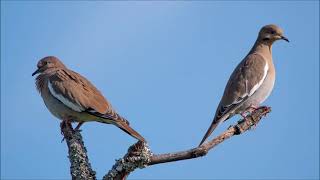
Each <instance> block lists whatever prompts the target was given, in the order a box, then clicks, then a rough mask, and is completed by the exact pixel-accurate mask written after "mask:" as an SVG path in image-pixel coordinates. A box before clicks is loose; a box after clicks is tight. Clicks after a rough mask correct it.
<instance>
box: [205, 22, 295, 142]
mask: <svg viewBox="0 0 320 180" xmlns="http://www.w3.org/2000/svg"><path fill="white" fill-rule="evenodd" d="M277 40H285V41H287V42H289V40H288V39H287V38H286V37H285V36H284V35H283V30H282V29H281V28H280V27H278V26H276V25H274V24H270V25H266V26H264V27H262V28H261V30H260V32H259V35H258V38H257V40H256V42H255V44H254V45H253V47H252V49H251V50H250V52H249V53H248V55H247V56H246V57H245V58H244V59H243V60H242V61H241V62H240V63H239V64H238V66H237V67H236V68H235V70H234V71H233V73H232V74H231V76H230V78H229V81H228V83H227V85H226V87H225V90H224V93H223V96H222V98H221V101H220V103H219V105H218V107H217V110H216V114H215V116H214V118H213V121H212V123H211V125H210V127H209V129H208V130H207V132H206V134H205V135H204V137H203V139H202V141H201V142H200V145H202V144H203V143H204V142H205V140H206V139H207V138H208V137H209V136H210V135H211V133H212V132H213V131H214V129H215V128H216V127H217V126H218V125H219V123H221V122H224V121H226V120H227V119H229V118H231V117H232V116H234V115H235V114H240V115H241V116H243V117H245V115H246V113H248V112H251V111H252V110H253V109H256V108H257V107H258V106H260V104H261V103H263V102H264V101H265V100H266V99H267V98H268V96H269V95H270V93H271V91H272V89H273V86H274V82H275V68H274V65H273V61H272V44H273V43H274V42H275V41H277ZM200 145H199V146H200Z"/></svg>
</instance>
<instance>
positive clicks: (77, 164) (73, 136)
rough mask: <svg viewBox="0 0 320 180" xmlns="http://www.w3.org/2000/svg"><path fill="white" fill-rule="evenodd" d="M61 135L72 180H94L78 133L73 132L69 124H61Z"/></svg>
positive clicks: (94, 176) (93, 174) (93, 173)
mask: <svg viewBox="0 0 320 180" xmlns="http://www.w3.org/2000/svg"><path fill="white" fill-rule="evenodd" d="M61 133H62V134H63V136H64V139H65V140H66V142H67V145H68V149H69V152H68V153H69V156H68V158H69V160H70V163H71V166H70V173H71V177H72V179H73V180H95V179H96V172H95V171H93V170H92V168H91V164H90V163H89V158H88V156H87V150H86V148H85V146H84V143H83V141H82V136H81V134H80V131H74V130H73V129H72V126H71V124H70V123H65V122H64V121H63V122H62V123H61Z"/></svg>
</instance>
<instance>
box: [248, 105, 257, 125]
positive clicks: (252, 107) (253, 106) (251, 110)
mask: <svg viewBox="0 0 320 180" xmlns="http://www.w3.org/2000/svg"><path fill="white" fill-rule="evenodd" d="M257 109H259V107H257V106H256V105H253V104H251V105H250V106H249V107H248V109H247V111H248V112H250V114H251V113H252V112H253V111H256V110H257ZM256 128H257V125H256V124H254V125H252V126H251V127H250V129H251V130H255V129H256Z"/></svg>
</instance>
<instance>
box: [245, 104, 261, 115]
mask: <svg viewBox="0 0 320 180" xmlns="http://www.w3.org/2000/svg"><path fill="white" fill-rule="evenodd" d="M257 109H259V107H258V106H255V105H253V104H251V105H250V106H249V107H248V109H247V111H248V112H250V113H252V112H253V111H255V110H257Z"/></svg>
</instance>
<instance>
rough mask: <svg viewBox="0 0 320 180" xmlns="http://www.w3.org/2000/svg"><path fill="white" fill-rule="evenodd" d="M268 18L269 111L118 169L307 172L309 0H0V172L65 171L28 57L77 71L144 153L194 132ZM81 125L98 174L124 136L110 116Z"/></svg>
mask: <svg viewBox="0 0 320 180" xmlns="http://www.w3.org/2000/svg"><path fill="white" fill-rule="evenodd" d="M270 23H274V24H277V25H279V26H280V27H282V28H283V29H284V32H285V34H286V36H287V37H288V38H289V39H290V41H291V42H290V43H286V42H285V41H281V42H277V43H276V44H275V45H274V46H273V58H274V62H275V65H276V69H277V74H276V75H277V80H276V84H275V88H274V91H273V93H272V95H271V96H270V97H269V99H268V100H267V101H266V102H265V104H266V105H269V106H271V107H272V113H270V114H269V115H268V117H267V118H265V119H264V120H263V121H262V122H261V123H260V124H259V125H258V127H257V128H256V129H255V130H252V131H249V132H247V133H246V134H243V135H241V136H237V137H234V138H232V139H230V140H228V141H226V142H225V143H223V144H221V145H219V146H218V147H217V148H216V149H214V150H213V151H210V153H209V154H208V155H207V156H206V157H203V158H199V159H194V160H187V161H180V162H174V163H168V164H162V165H156V166H152V167H148V168H146V169H143V170H137V171H135V172H134V173H132V174H131V176H130V178H131V179H143V178H147V179H152V178H153V179H154V178H157V179H166V178H171V179H177V178H179V179H195V178H197V179H200V178H211V179H232V178H236V179H247V178H252V179H253V178H254V179H257V178H259V179H260V178H267V179H273V178H274V179H292V178H298V179H318V178H319V2H318V1H308V2H306V1H301V2H299V1H294V2H285V1H281V2H276V1H272V2H238V1H236V2H232V1H229V2H219V1H212V2H209V1H201V2H196V1H192V2H185V1H175V2H167V1H165V2H156V1H153V2H146V1H138V2H134V1H121V2H101V1H96V2H85V1H79V2H63V1H57V2H37V1H36V2H31V1H30V2H23V1H17V2H3V1H1V179H22V178H29V179H49V178H50V179H57V178H59V179H69V178H70V175H69V165H70V164H69V161H68V158H67V147H66V144H65V143H64V142H63V143H61V142H60V141H61V139H62V136H61V134H60V129H59V123H60V122H59V121H58V120H57V119H55V118H54V117H53V116H52V115H51V114H50V113H49V112H48V110H47V109H46V107H45V106H44V103H43V101H42V99H41V97H40V96H39V94H38V92H37V91H36V89H35V85H34V77H31V73H32V72H33V71H34V70H35V68H36V63H37V61H38V60H39V59H40V58H42V57H44V56H47V55H55V56H57V57H59V58H60V59H61V60H63V62H64V63H65V64H66V65H67V66H68V67H69V68H71V69H73V70H75V71H77V72H79V73H81V74H82V75H84V76H86V77H87V78H88V79H90V80H91V81H92V82H93V83H94V84H95V85H96V86H97V87H98V88H99V89H100V90H101V91H102V92H103V94H104V95H105V96H106V97H107V98H108V100H110V102H111V103H112V104H113V106H114V107H115V109H116V110H117V111H118V112H119V113H120V114H122V115H123V116H124V117H126V118H127V119H129V120H130V122H131V124H132V126H133V127H134V128H135V129H136V130H138V131H139V132H140V133H141V134H142V135H143V136H145V138H146V139H147V140H148V141H149V143H150V147H151V149H152V150H153V152H154V153H165V152H172V151H178V150H184V149H188V148H191V147H194V146H196V145H197V144H198V143H199V141H200V140H201V138H202V136H203V135H204V133H205V131H206V130H207V128H208V126H209V124H210V123H211V119H212V117H213V115H214V112H215V109H216V106H217V104H218V102H219V100H220V98H221V95H222V92H223V89H224V87H225V84H226V81H227V79H228V78H229V75H230V73H231V72H232V70H233V68H234V67H235V66H236V65H237V64H238V62H239V61H241V59H242V58H243V57H244V56H245V55H246V53H247V52H248V51H249V49H250V48H251V46H252V45H253V43H254V41H255V39H256V37H257V33H258V31H259V29H260V28H261V27H262V26H263V25H266V24H270ZM238 119H239V117H238V116H237V117H235V118H232V119H231V120H229V121H228V122H227V123H225V124H223V125H222V126H219V128H218V130H217V132H221V131H222V130H224V129H226V128H227V127H228V126H229V125H230V124H232V123H235V122H236V121H237V120H238ZM82 130H83V131H82V135H83V138H84V141H85V144H86V147H87V150H88V153H89V157H90V161H91V164H92V166H93V168H94V169H95V170H96V172H97V177H99V178H101V177H102V176H103V175H104V174H105V173H106V172H107V171H108V170H109V169H110V168H111V166H112V165H113V164H114V160H115V159H117V158H120V157H122V156H123V155H124V153H125V152H126V151H127V147H128V146H129V145H131V144H133V143H134V142H135V140H134V139H133V138H131V137H130V136H128V135H127V134H125V133H123V132H122V131H121V130H119V129H117V128H116V127H114V126H111V125H105V124H100V123H87V124H85V125H83V127H82ZM217 132H216V133H214V135H216V134H217Z"/></svg>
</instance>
